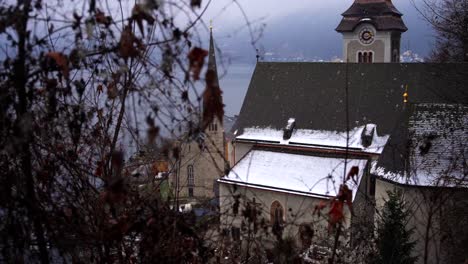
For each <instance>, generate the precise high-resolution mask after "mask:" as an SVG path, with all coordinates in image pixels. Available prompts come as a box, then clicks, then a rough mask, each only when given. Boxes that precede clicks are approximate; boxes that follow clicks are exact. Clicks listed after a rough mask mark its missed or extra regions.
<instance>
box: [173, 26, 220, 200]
mask: <svg viewBox="0 0 468 264" xmlns="http://www.w3.org/2000/svg"><path fill="white" fill-rule="evenodd" d="M206 78H207V82H208V81H209V82H211V85H209V87H210V90H209V92H208V90H205V92H204V94H203V108H204V110H205V109H206V108H213V106H215V107H217V106H218V107H219V106H221V109H222V103H223V102H222V96H221V90H220V88H219V79H218V70H217V67H216V54H215V45H214V40H213V30H212V28H211V26H210V48H209V54H208V65H207V74H206ZM208 79H209V80H208ZM207 89H208V85H207ZM214 94H216V95H217V96H213V95H214ZM203 122H204V121H203ZM203 127H205V129H204V131H203V133H201V134H200V136H199V138H197V139H196V140H191V141H189V142H185V143H184V144H183V145H182V147H181V155H180V156H181V160H180V162H179V173H178V175H176V176H177V177H178V178H176V179H175V181H176V182H177V181H178V183H177V184H175V185H176V186H177V188H176V192H177V197H178V199H179V201H180V203H181V204H183V203H199V202H202V201H206V200H209V199H213V198H214V197H216V196H217V193H218V185H217V182H216V181H217V180H218V179H219V178H220V177H222V176H223V175H224V166H225V160H224V156H225V154H224V127H223V115H222V113H221V114H220V115H215V117H214V118H213V119H212V120H209V123H206V124H205V123H203Z"/></svg>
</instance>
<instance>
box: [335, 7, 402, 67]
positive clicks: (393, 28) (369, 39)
mask: <svg viewBox="0 0 468 264" xmlns="http://www.w3.org/2000/svg"><path fill="white" fill-rule="evenodd" d="M342 16H343V19H342V20H341V22H340V24H339V25H338V27H337V28H336V31H338V32H340V33H341V34H343V59H344V60H345V61H348V62H362V63H372V62H399V61H400V40H401V34H402V33H403V32H405V31H407V30H408V28H407V27H406V25H405V23H404V22H403V20H402V18H401V17H402V16H403V15H402V14H401V13H400V12H399V11H398V10H397V9H396V8H395V6H394V5H393V3H392V1H391V0H355V1H354V3H353V4H352V5H351V7H350V8H349V9H348V10H346V11H345V12H344V13H343V14H342Z"/></svg>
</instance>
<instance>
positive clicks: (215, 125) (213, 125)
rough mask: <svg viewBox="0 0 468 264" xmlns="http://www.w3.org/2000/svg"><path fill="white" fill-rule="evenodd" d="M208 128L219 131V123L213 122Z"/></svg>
mask: <svg viewBox="0 0 468 264" xmlns="http://www.w3.org/2000/svg"><path fill="white" fill-rule="evenodd" d="M208 130H209V131H218V124H216V123H211V124H209V125H208Z"/></svg>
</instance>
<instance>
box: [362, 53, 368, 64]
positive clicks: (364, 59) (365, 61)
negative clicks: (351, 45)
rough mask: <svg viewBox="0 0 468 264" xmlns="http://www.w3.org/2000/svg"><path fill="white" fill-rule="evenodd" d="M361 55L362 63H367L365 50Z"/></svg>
mask: <svg viewBox="0 0 468 264" xmlns="http://www.w3.org/2000/svg"><path fill="white" fill-rule="evenodd" d="M363 57H364V58H363V59H362V61H363V62H364V63H367V62H368V61H367V52H364V56H363Z"/></svg>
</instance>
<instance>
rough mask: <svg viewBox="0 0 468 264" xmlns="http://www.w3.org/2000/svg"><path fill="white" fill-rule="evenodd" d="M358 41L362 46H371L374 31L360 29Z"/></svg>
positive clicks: (366, 28)
mask: <svg viewBox="0 0 468 264" xmlns="http://www.w3.org/2000/svg"><path fill="white" fill-rule="evenodd" d="M359 40H360V41H361V43H362V44H366V45H368V44H371V43H372V42H374V31H373V30H372V29H370V28H368V27H365V28H363V29H361V31H360V32H359Z"/></svg>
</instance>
